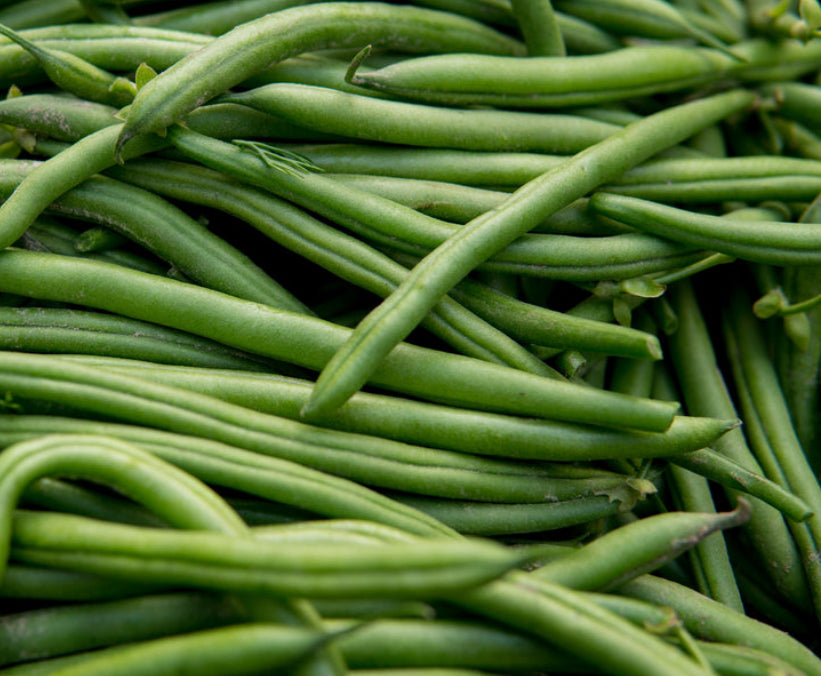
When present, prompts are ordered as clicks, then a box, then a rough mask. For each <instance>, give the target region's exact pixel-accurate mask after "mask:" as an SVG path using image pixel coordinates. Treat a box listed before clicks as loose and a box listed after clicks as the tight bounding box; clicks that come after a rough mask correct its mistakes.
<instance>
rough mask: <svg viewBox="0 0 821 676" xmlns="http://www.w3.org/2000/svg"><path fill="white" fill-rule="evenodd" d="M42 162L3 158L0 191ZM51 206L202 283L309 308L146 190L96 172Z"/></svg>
mask: <svg viewBox="0 0 821 676" xmlns="http://www.w3.org/2000/svg"><path fill="white" fill-rule="evenodd" d="M42 166H44V165H42V164H40V165H37V164H35V165H32V164H31V163H28V162H26V163H19V162H17V161H16V160H6V161H5V162H3V163H2V165H0V170H2V172H3V182H2V185H0V194H2V193H5V194H6V195H8V194H9V192H10V191H11V190H13V189H14V187H13V186H14V185H15V184H16V185H21V184H22V182H23V181H25V180H26V177H28V176H32V175H33V174H34V172H36V171H37V170H38V168H39V167H42ZM50 210H51V211H56V212H57V213H60V214H64V215H68V216H74V217H78V218H82V219H84V220H93V221H96V222H98V223H103V224H105V225H106V226H107V227H110V228H113V229H115V230H116V231H117V232H120V233H121V234H124V235H126V236H128V237H129V238H130V239H133V240H136V241H137V242H139V243H140V244H142V245H144V246H145V247H146V248H148V249H149V250H151V251H152V252H154V253H155V254H157V255H158V256H160V257H162V258H164V259H165V260H167V261H168V262H169V263H171V264H173V265H175V266H176V267H177V268H179V269H180V270H181V271H182V272H183V273H185V274H186V275H187V276H189V277H190V278H192V279H194V280H195V281H198V282H200V283H202V284H204V285H205V286H209V287H211V288H216V289H219V290H220V291H224V292H225V293H230V294H233V295H235V296H238V297H240V298H246V299H248V300H254V301H257V302H259V303H267V304H269V305H274V306H276V307H282V308H285V309H288V310H291V311H292V312H310V311H309V310H308V308H307V307H306V306H305V305H303V304H302V303H301V302H300V301H298V300H297V299H296V298H294V296H293V295H291V294H290V293H289V292H288V291H286V290H285V289H283V288H282V287H281V286H280V285H279V284H277V283H276V282H275V281H274V280H273V279H271V278H270V277H269V276H268V275H267V274H266V273H264V272H263V271H262V270H261V269H260V268H258V267H257V266H256V265H255V264H254V263H252V262H251V260H250V259H249V258H248V257H246V256H245V255H243V254H241V253H240V252H239V251H238V250H237V249H235V248H233V247H232V246H230V245H229V244H227V243H226V242H224V241H223V240H222V239H221V238H220V237H218V236H217V235H214V234H213V233H212V232H211V231H210V230H208V228H206V227H205V226H204V225H202V224H200V223H198V222H196V221H195V220H193V219H192V218H190V217H189V216H187V215H186V214H185V213H184V212H183V211H181V210H179V209H177V208H176V207H174V206H173V205H171V204H170V203H168V202H166V201H165V200H163V199H162V198H160V197H158V196H157V195H154V194H152V193H149V192H148V191H145V190H141V189H139V188H135V187H133V186H128V185H126V184H124V183H120V182H119V181H115V180H113V179H110V178H105V177H101V176H96V177H92V178H90V179H88V180H86V181H85V182H83V183H81V184H80V185H79V186H77V187H75V188H72V189H71V190H70V191H69V192H67V193H64V194H63V195H62V196H60V197H59V198H58V199H57V200H56V201H55V202H54V203H52V205H50Z"/></svg>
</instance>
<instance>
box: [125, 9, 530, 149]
mask: <svg viewBox="0 0 821 676" xmlns="http://www.w3.org/2000/svg"><path fill="white" fill-rule="evenodd" d="M397 26H401V27H402V33H401V34H399V35H397V32H396V31H397ZM364 44H373V45H374V46H377V45H378V46H393V47H394V48H399V49H405V50H407V51H437V50H445V51H462V50H466V51H470V52H480V53H481V52H487V51H490V52H494V53H505V54H515V53H519V50H520V49H521V47H520V44H519V43H517V42H516V41H514V40H512V39H510V38H507V37H505V36H503V35H502V34H500V33H497V32H495V31H493V30H491V29H489V28H486V27H484V26H482V25H481V24H479V23H476V22H473V21H471V20H469V19H463V18H462V17H458V16H455V15H450V14H446V13H443V12H436V11H433V10H425V9H421V8H417V7H394V6H390V5H382V4H379V3H343V2H339V3H336V2H333V3H331V2H328V3H319V4H316V5H306V6H305V7H294V8H291V9H286V10H283V11H281V12H275V13H273V14H269V15H267V16H265V17H262V18H260V19H256V20H254V21H250V22H248V23H245V24H242V25H241V26H239V27H237V28H235V29H233V30H232V31H229V32H228V33H225V34H223V35H221V36H220V37H218V38H216V39H215V40H214V41H213V42H212V43H211V44H209V45H207V46H206V47H204V48H203V49H201V50H199V51H198V52H197V55H196V56H195V57H192V58H190V59H186V60H184V61H182V62H178V63H177V64H175V65H174V66H172V67H171V68H169V69H168V70H166V71H164V72H163V73H162V74H161V75H158V76H157V77H156V78H154V79H153V80H151V82H149V83H148V84H146V85H145V87H143V88H142V89H141V90H140V91H139V92H138V93H137V96H136V97H135V99H134V103H133V104H132V105H131V108H130V110H129V113H128V121H127V122H126V126H125V127H124V128H123V130H122V133H121V134H120V136H119V138H118V140H117V145H116V151H115V154H116V156H117V157H118V158H121V155H122V149H123V146H124V145H125V143H126V142H127V141H128V140H129V139H130V138H133V137H134V136H136V135H138V134H142V133H147V132H157V131H162V130H163V129H165V128H166V127H169V126H170V125H171V124H173V123H174V122H176V121H177V120H179V119H180V118H182V117H183V116H184V115H185V114H186V113H189V112H190V111H191V110H193V109H194V108H196V107H197V106H198V105H201V104H202V103H204V102H205V101H208V100H209V99H211V98H213V97H214V96H217V95H218V94H221V93H223V92H224V91H226V90H228V89H229V88H231V87H233V86H234V85H236V84H238V83H240V82H242V81H243V80H245V79H247V78H248V77H250V76H251V75H253V74H254V73H255V72H258V71H260V70H262V69H263V68H265V67H267V66H269V65H271V64H272V63H275V62H277V61H281V60H283V59H285V58H287V57H289V56H295V55H297V54H299V53H301V52H306V51H316V50H318V49H322V48H323V47H326V46H327V47H333V48H340V47H346V46H362V45H364Z"/></svg>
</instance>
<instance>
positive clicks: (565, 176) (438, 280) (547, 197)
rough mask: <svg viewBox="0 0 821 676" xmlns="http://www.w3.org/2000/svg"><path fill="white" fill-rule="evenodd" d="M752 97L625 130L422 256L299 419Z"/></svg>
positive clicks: (678, 111)
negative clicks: (483, 268) (579, 209)
mask: <svg viewBox="0 0 821 676" xmlns="http://www.w3.org/2000/svg"><path fill="white" fill-rule="evenodd" d="M751 97H752V95H751V94H749V93H748V92H741V91H731V92H727V93H725V94H719V95H716V96H714V97H711V98H708V99H703V100H701V101H695V102H692V103H687V104H682V105H680V106H677V107H674V108H668V109H665V110H664V111H662V112H660V113H656V114H655V115H651V116H649V117H647V118H645V119H643V120H641V121H639V122H635V123H633V124H630V125H628V126H627V127H625V128H624V130H623V131H620V132H618V133H616V134H614V135H613V136H611V137H609V138H608V139H606V140H604V141H602V142H600V143H598V144H596V145H594V146H591V147H590V148H588V149H587V150H585V151H582V152H581V153H579V154H578V155H576V156H574V157H573V158H572V159H571V160H570V161H568V163H567V164H565V165H563V166H562V167H561V168H559V169H557V170H555V171H552V172H547V173H546V174H543V175H542V176H541V177H539V178H537V179H534V180H533V181H531V182H530V183H527V184H526V185H525V186H523V187H522V188H520V189H519V190H518V191H516V192H515V193H513V195H512V196H511V197H510V198H509V199H508V200H507V201H506V202H505V203H504V204H503V205H502V206H501V207H500V208H499V209H498V210H495V211H493V212H489V213H488V214H487V215H486V216H480V217H479V218H477V219H475V220H473V221H471V223H470V224H468V225H466V226H465V227H464V228H463V229H462V230H460V231H459V232H458V233H457V234H456V235H454V236H452V237H451V238H450V239H448V240H447V242H445V244H443V245H442V246H441V247H439V248H437V249H436V250H435V251H434V252H433V253H431V254H429V255H428V256H426V257H425V259H424V260H423V261H422V262H421V263H420V264H419V265H417V266H416V267H415V268H414V269H413V270H412V271H411V273H410V274H409V275H408V276H407V277H406V279H405V281H404V282H403V283H402V284H401V285H400V286H399V288H398V289H397V290H396V291H395V292H394V293H393V294H391V296H390V297H389V298H388V299H387V300H385V301H384V302H383V303H382V304H380V305H379V306H378V307H377V309H376V310H374V311H372V312H371V313H370V314H369V315H368V316H367V317H366V318H365V319H364V320H363V321H362V322H361V323H360V324H359V325H358V326H357V329H356V330H355V331H354V333H353V334H352V336H351V338H349V339H348V340H347V341H346V343H345V346H344V347H343V348H342V349H340V350H339V351H337V352H336V353H335V354H334V357H333V358H332V360H331V361H330V362H329V363H328V364H327V365H326V366H325V368H324V369H323V371H322V373H321V374H320V376H319V379H318V380H317V385H316V387H315V388H314V392H313V395H312V397H311V399H310V400H309V402H308V404H307V405H306V407H305V408H304V409H303V415H304V416H305V417H310V416H316V417H319V416H320V415H321V414H322V413H323V412H327V411H330V410H333V409H334V408H336V407H338V406H339V405H341V404H342V403H343V402H344V401H345V400H346V399H347V398H348V397H350V395H351V394H353V393H354V392H355V391H357V390H358V389H359V388H360V387H362V385H363V384H364V382H366V381H367V379H368V374H369V373H371V372H372V371H373V369H374V368H375V367H376V366H377V365H378V363H379V362H380V361H381V360H382V359H384V357H385V355H387V354H388V352H390V350H391V349H392V348H393V347H394V346H395V345H396V344H397V342H399V341H400V340H402V339H403V338H404V337H405V336H407V335H408V333H410V331H411V330H412V329H413V328H414V327H415V326H416V325H417V324H418V323H419V320H420V319H421V317H423V316H424V315H425V314H426V313H427V312H428V310H429V308H430V306H431V305H432V304H434V303H435V302H436V301H437V300H438V298H439V297H441V296H442V295H443V294H444V293H447V291H448V290H449V289H450V288H451V287H452V286H454V285H455V284H456V283H457V282H459V281H460V280H461V279H462V278H464V277H465V276H467V274H468V273H469V272H470V271H471V270H472V269H473V268H474V267H476V265H478V264H479V263H481V262H482V261H483V260H485V259H486V258H488V257H489V256H490V255H492V254H493V253H495V252H496V251H498V250H500V249H501V248H502V247H504V246H506V245H507V244H509V243H510V242H512V241H513V240H514V239H515V238H516V237H518V236H520V235H521V234H523V233H524V232H527V231H528V230H529V229H530V228H531V227H532V226H534V225H535V224H536V223H538V222H539V221H540V220H542V219H543V218H544V217H545V215H547V214H549V213H551V212H553V211H556V210H557V209H559V208H561V207H563V206H566V205H567V204H569V203H570V202H572V201H573V200H575V199H576V198H578V197H581V196H582V195H584V194H585V193H586V192H588V191H589V190H590V189H592V188H594V187H596V186H597V185H600V184H601V183H604V182H606V181H607V180H610V178H611V176H614V175H618V174H620V173H621V172H622V171H624V170H626V169H628V168H630V167H631V166H635V165H636V164H638V163H639V162H641V161H643V160H645V159H647V158H648V157H650V156H652V155H653V154H655V153H657V152H659V151H661V150H663V149H664V148H667V147H670V146H671V145H673V144H675V143H676V142H677V141H678V140H682V139H684V138H686V137H687V136H688V135H690V134H692V133H695V132H696V131H698V130H699V129H700V128H703V127H705V126H709V125H710V124H713V123H714V122H716V121H718V120H720V119H723V118H724V117H726V116H727V115H729V114H731V113H732V112H735V111H739V110H743V109H744V108H745V107H746V106H748V105H749V104H750V102H751ZM696 120H698V121H697V122H696ZM673 130H675V132H674V131H673Z"/></svg>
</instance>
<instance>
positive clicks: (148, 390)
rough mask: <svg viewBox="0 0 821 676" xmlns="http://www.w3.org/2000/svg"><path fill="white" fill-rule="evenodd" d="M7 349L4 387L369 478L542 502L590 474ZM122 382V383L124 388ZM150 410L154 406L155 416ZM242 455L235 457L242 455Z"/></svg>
mask: <svg viewBox="0 0 821 676" xmlns="http://www.w3.org/2000/svg"><path fill="white" fill-rule="evenodd" d="M6 354H13V353H6ZM15 357H16V361H17V362H19V368H18V369H15V370H17V371H18V372H19V371H20V370H22V371H23V372H25V371H28V372H29V375H22V374H21V375H19V376H16V377H15V376H12V375H11V374H10V373H9V371H10V370H11V369H6V374H5V377H3V378H0V381H2V382H3V383H4V387H5V388H6V391H8V392H9V393H12V394H13V395H21V396H23V397H25V398H29V399H45V400H46V401H49V402H57V403H62V404H66V405H69V406H71V407H72V408H80V409H81V410H86V411H90V412H92V413H104V414H105V415H107V416H109V417H116V418H118V419H121V420H127V421H130V422H140V423H143V424H148V425H152V426H154V427H159V426H160V425H163V426H165V427H166V428H169V429H172V430H174V431H177V432H181V433H184V434H192V435H195V436H199V437H205V438H209V439H213V440H218V441H223V442H227V443H231V444H234V445H239V446H241V447H243V448H246V449H248V450H253V451H256V452H259V453H262V454H264V455H273V456H274V457H279V458H282V459H286V460H291V461H294V462H299V463H300V464H304V465H307V466H309V467H313V468H316V469H321V470H324V471H328V472H331V473H333V474H338V475H341V476H346V477H350V478H354V479H356V480H358V481H361V482H363V483H367V484H371V485H382V486H386V487H390V488H395V489H398V490H404V491H409V492H422V493H423V494H425V493H431V494H433V495H444V496H445V497H454V496H455V497H462V496H467V497H469V498H473V497H477V498H478V499H480V500H488V499H490V500H497V501H499V502H525V501H536V502H542V501H543V500H546V499H550V497H551V496H550V490H551V488H553V489H556V490H560V491H561V490H564V491H566V490H567V489H568V488H570V490H571V494H572V493H573V492H574V491H575V490H577V488H573V483H574V481H573V479H576V478H581V479H585V478H590V477H584V475H583V474H582V476H577V477H573V476H571V477H569V479H571V480H570V481H565V482H564V483H565V484H569V486H568V485H565V486H564V487H562V486H561V484H562V483H563V482H562V481H559V482H558V483H556V482H552V483H551V482H548V483H545V480H546V479H547V478H548V477H549V476H550V472H549V471H546V470H544V469H539V468H538V467H528V466H521V465H520V464H517V463H511V462H504V461H500V460H492V459H489V458H480V457H476V456H465V455H462V454H456V453H450V452H447V451H442V450H436V451H435V450H432V449H426V448H423V447H414V446H409V445H407V444H400V443H398V442H392V441H389V440H385V439H378V438H373V437H365V436H363V435H357V434H352V433H345V432H338V431H331V430H323V429H320V428H311V427H309V426H306V425H303V424H300V423H298V422H294V421H289V420H285V419H279V418H276V417H274V416H270V415H263V414H259V413H255V412H252V411H250V410H247V409H243V408H241V407H237V406H234V405H229V404H226V403H224V402H220V401H218V400H216V399H212V398H211V397H205V396H202V395H197V394H194V393H191V392H187V391H184V390H181V389H179V388H170V387H168V386H160V385H154V384H151V383H148V382H145V381H141V380H138V379H136V378H133V377H126V376H121V375H118V374H114V373H111V372H106V371H103V370H101V369H91V368H89V367H80V366H79V365H73V366H69V364H68V363H67V362H65V361H61V360H55V359H52V360H49V359H48V358H43V357H39V356H35V355H23V354H20V353H17V354H15ZM49 362H51V363H50V364H49ZM43 367H45V370H44V371H43V370H42V369H43ZM50 367H51V368H50ZM53 367H57V369H58V370H63V371H65V374H64V376H63V377H62V378H60V379H59V380H61V381H63V382H62V384H58V382H54V384H53V385H52V386H51V387H49V386H48V382H49V381H48V380H47V377H48V376H45V374H46V373H47V372H48V371H50V370H52V369H53ZM60 367H62V368H60ZM37 371H40V372H41V373H40V376H37V375H34V374H35V373H36V372H37ZM43 376H45V377H43ZM52 378H53V376H52ZM83 381H85V382H83ZM95 381H96V382H95ZM124 388H130V390H131V391H130V392H126V391H124ZM172 402H173V403H172ZM197 409H199V410H197ZM208 409H210V411H208ZM158 412H162V415H161V416H160V417H158V416H157V413H158ZM152 418H153V421H152ZM248 462H249V461H248V460H244V463H243V464H248ZM260 462H262V461H260ZM596 475H597V473H593V477H592V482H593V483H594V485H600V486H601V487H602V488H607V487H612V486H613V484H614V483H615V484H616V485H618V484H620V483H622V481H623V480H622V479H621V478H620V477H618V475H617V476H616V477H614V476H613V475H612V474H611V475H609V476H608V475H607V474H606V473H605V474H600V473H599V474H598V476H599V477H600V478H596Z"/></svg>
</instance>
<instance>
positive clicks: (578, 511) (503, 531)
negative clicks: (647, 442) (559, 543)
mask: <svg viewBox="0 0 821 676" xmlns="http://www.w3.org/2000/svg"><path fill="white" fill-rule="evenodd" d="M397 499H398V500H399V501H400V502H402V503H403V504H405V505H409V506H411V507H413V508H414V509H418V510H419V511H421V512H424V513H425V514H429V515H430V516H432V517H433V518H435V519H437V520H438V521H441V522H442V523H444V524H446V525H448V526H449V527H450V528H453V529H454V530H456V531H458V532H460V533H462V534H471V535H478V536H482V537H490V536H509V535H522V534H527V533H542V532H545V531H550V530H558V529H561V528H569V527H571V526H579V525H582V524H586V523H590V522H593V521H596V520H598V519H604V518H607V517H609V516H612V515H613V514H615V513H616V512H618V511H619V509H620V504H619V502H618V501H617V500H613V499H611V498H610V497H608V496H606V495H594V496H587V497H579V498H574V499H570V500H562V501H560V502H544V503H541V504H536V503H530V504H497V503H491V502H470V501H468V500H436V499H433V498H425V497H416V496H409V497H405V496H401V497H398V498H397Z"/></svg>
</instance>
